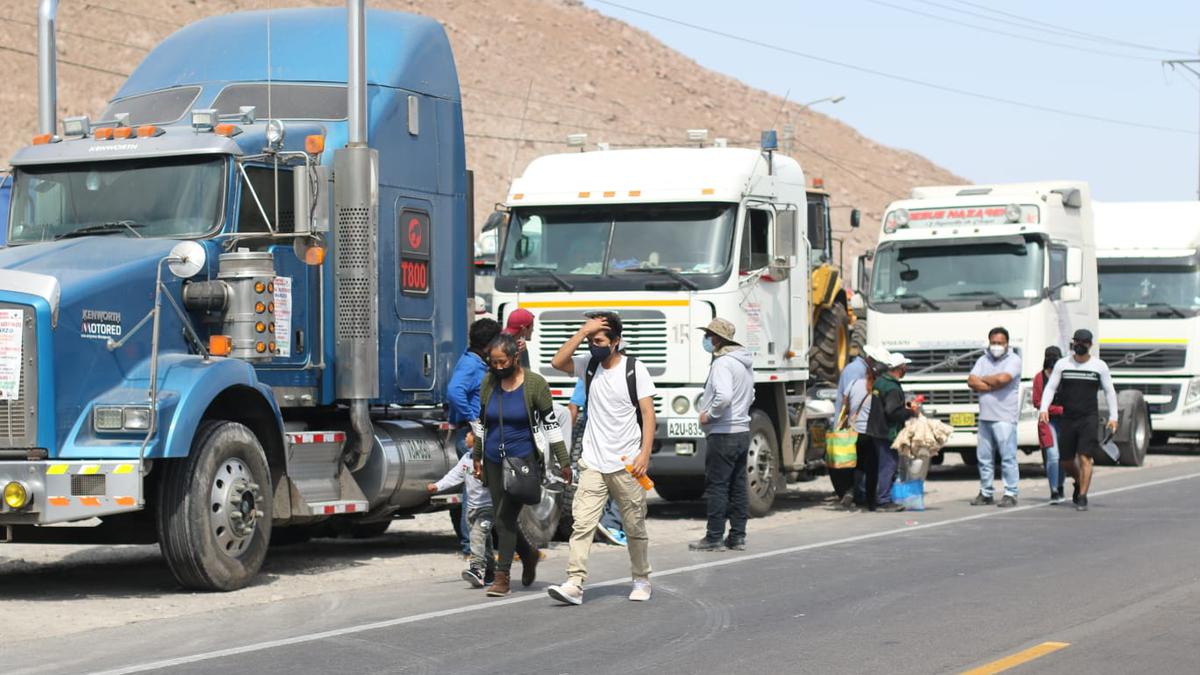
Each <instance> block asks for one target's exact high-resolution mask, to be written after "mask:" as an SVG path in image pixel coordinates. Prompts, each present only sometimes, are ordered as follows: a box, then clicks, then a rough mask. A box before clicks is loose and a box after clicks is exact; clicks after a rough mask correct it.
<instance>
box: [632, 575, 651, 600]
mask: <svg viewBox="0 0 1200 675" xmlns="http://www.w3.org/2000/svg"><path fill="white" fill-rule="evenodd" d="M629 599H630V600H633V601H634V602H645V601H647V600H649V599H650V580H649V579H634V580H633V591H632V592H630V594H629Z"/></svg>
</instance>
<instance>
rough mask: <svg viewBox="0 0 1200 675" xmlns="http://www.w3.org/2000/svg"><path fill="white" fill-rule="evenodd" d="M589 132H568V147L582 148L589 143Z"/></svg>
mask: <svg viewBox="0 0 1200 675" xmlns="http://www.w3.org/2000/svg"><path fill="white" fill-rule="evenodd" d="M587 136H588V135H587V134H567V147H568V148H582V147H583V146H585V145H587Z"/></svg>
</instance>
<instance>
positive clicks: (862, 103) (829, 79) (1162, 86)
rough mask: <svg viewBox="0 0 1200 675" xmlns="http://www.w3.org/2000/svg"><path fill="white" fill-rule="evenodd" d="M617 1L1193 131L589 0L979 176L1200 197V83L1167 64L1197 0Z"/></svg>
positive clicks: (1189, 52)
mask: <svg viewBox="0 0 1200 675" xmlns="http://www.w3.org/2000/svg"><path fill="white" fill-rule="evenodd" d="M616 2H617V3H618V4H621V5H625V6H627V7H635V8H637V9H640V10H643V11H646V12H653V13H655V14H660V15H663V16H666V17H670V18H671V19H676V20H682V21H686V22H688V23H692V24H695V25H697V26H702V27H704V28H709V29H713V30H718V31H723V32H727V33H732V34H736V35H738V36H742V37H747V38H751V39H753V40H757V41H759V42H763V43H768V44H771V45H776V46H780V47H785V48H788V49H791V50H795V51H800V52H805V53H808V54H812V55H814V56H819V57H822V58H825V59H831V60H835V61H841V62H844V63H848V64H853V65H856V66H860V67H863V68H868V69H874V70H880V71H886V72H888V73H890V74H894V75H899V76H903V77H908V78H912V79H918V80H923V81H926V82H929V83H932V84H936V85H939V86H944V87H950V88H956V89H963V90H969V91H971V92H974V93H979V94H985V95H989V96H993V97H997V98H1003V99H1010V100H1016V101H1022V102H1026V103H1029V104H1032V105H1038V106H1043V107H1049V108H1057V109H1061V110H1067V111H1071V112H1074V113H1080V114H1083V115H1092V116H1099V117H1106V118H1113V119H1118V120H1122V121H1127V122H1135V123H1139V124H1147V125H1154V126H1160V127H1169V128H1173V129H1180V130H1183V131H1184V132H1185V133H1177V132H1169V131H1160V130H1153V129H1145V128H1138V127H1134V126H1126V125H1121V124H1114V123H1108V122H1101V121H1094V120H1088V119H1082V118H1077V117H1067V116H1062V115H1058V114H1054V113H1050V112H1042V111H1036V110H1030V109H1026V108H1022V107H1017V106H1013V105H1008V104H1005V103H1001V102H998V101H991V100H984V99H980V98H974V97H970V96H964V95H960V94H955V93H950V92H946V91H939V90H936V89H932V88H928V87H923V86H918V85H915V84H910V83H905V82H900V81H896V80H892V79H887V78H884V77H879V76H876V75H871V74H867V73H863V72H856V71H853V70H849V69H846V68H842V67H838V66H835V65H831V64H827V63H820V62H818V61H815V60H811V59H807V58H802V57H799V56H793V55H789V54H785V53H780V52H778V51H772V50H771V49H768V48H763V47H759V46H754V45H751V44H746V43H744V42H739V41H736V40H732V39H729V38H726V37H720V36H717V35H713V34H711V33H706V32H703V31H701V30H697V29H695V28H689V27H685V26H682V25H678V24H675V23H670V22H667V21H663V20H660V19H657V18H652V17H649V16H645V15H639V14H636V13H634V12H630V11H627V10H625V9H620V8H618V7H614V6H613V5H610V4H605V3H602V2H600V1H599V0H585V3H586V4H587V5H588V6H590V7H592V8H594V9H596V10H598V11H600V12H603V13H604V14H607V15H609V16H612V17H614V18H618V19H621V20H623V21H626V22H628V23H630V24H632V25H634V26H637V27H639V28H642V29H644V30H646V31H648V32H650V33H651V34H653V35H654V36H655V37H657V38H658V39H660V40H662V41H663V42H664V43H666V44H667V45H669V46H671V47H673V48H674V49H676V50H678V51H680V52H682V53H684V54H686V55H687V56H689V57H691V58H692V59H694V60H696V61H697V62H698V63H700V64H701V65H703V66H705V67H707V68H710V69H712V70H716V71H719V72H722V73H725V74H727V75H731V76H733V77H736V78H738V79H740V80H742V81H743V82H746V83H747V84H749V85H751V86H754V87H757V88H760V89H764V90H767V91H770V92H772V93H775V94H778V95H780V96H782V95H784V94H785V93H786V92H789V91H790V94H789V99H790V100H792V101H796V102H801V103H803V102H807V101H810V100H813V99H818V98H822V97H825V96H833V95H843V96H845V97H846V99H845V100H844V101H842V102H841V103H838V104H837V105H830V104H828V103H824V104H820V106H819V110H820V111H821V112H824V113H826V114H828V115H832V116H833V117H836V118H838V119H840V120H842V121H843V122H846V123H847V124H850V125H851V126H853V127H855V128H857V129H858V130H859V131H861V132H862V133H863V134H865V135H866V136H868V137H870V138H872V139H874V140H876V141H878V142H881V143H885V144H887V145H891V146H895V147H901V148H906V149H909V150H912V151H915V152H917V153H920V154H922V155H924V156H926V157H928V158H930V159H931V160H933V161H934V162H936V163H938V164H940V165H942V166H943V167H946V168H948V169H950V170H951V171H954V172H955V173H957V174H959V175H961V176H963V177H965V178H967V179H969V180H971V181H974V182H977V183H989V182H1008V181H1024V180H1038V179H1047V178H1048V179H1058V178H1069V179H1076V178H1078V179H1084V180H1088V181H1090V182H1091V185H1092V189H1093V196H1095V197H1096V198H1097V199H1104V200H1109V201H1131V200H1194V199H1196V198H1197V172H1198V169H1197V166H1198V163H1200V156H1198V153H1200V150H1198V149H1197V143H1198V142H1200V136H1198V135H1197V130H1198V127H1200V79H1198V78H1197V77H1196V76H1195V75H1190V74H1186V73H1185V72H1184V71H1179V72H1172V71H1171V70H1170V69H1168V68H1164V67H1163V66H1162V65H1161V63H1160V61H1161V60H1162V59H1188V58H1192V59H1200V1H1198V0H1141V1H1140V2H1133V3H1131V2H1115V1H1113V0H1091V1H1087V0H1054V1H1053V2H1044V1H1043V2H1035V1H1032V0H1006V1H1004V2H1000V1H999V0H969V1H968V0H833V1H825V2H813V1H811V0H792V1H790V2H789V1H780V0H739V1H736V2H733V1H730V0H640V1H639V0H616ZM898 8H902V9H898ZM905 10H908V11H905ZM914 12H920V13H921V14H916V13H914ZM930 15H933V16H937V17H942V19H937V18H933V16H930ZM945 19H949V20H951V21H954V22H958V23H951V22H950V21H946V20H945ZM962 24H971V26H967V25H962ZM972 26H975V27H972ZM1005 33H1009V34H1010V35H1005ZM1083 34H1086V37H1085V36H1084V35H1083ZM1014 35H1015V36H1023V37H1024V38H1029V39H1022V38H1019V37H1013V36H1014ZM1076 38H1077V39H1076ZM1135 45H1136V46H1135ZM1068 46H1069V48H1068ZM1081 50H1091V51H1081ZM1095 52H1103V53H1095ZM1194 67H1196V68H1197V70H1200V64H1194Z"/></svg>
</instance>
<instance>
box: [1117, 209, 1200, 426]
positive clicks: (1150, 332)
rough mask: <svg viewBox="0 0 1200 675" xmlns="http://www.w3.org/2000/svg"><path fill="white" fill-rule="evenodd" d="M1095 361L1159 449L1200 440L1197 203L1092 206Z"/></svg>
mask: <svg viewBox="0 0 1200 675" xmlns="http://www.w3.org/2000/svg"><path fill="white" fill-rule="evenodd" d="M1095 209H1096V257H1097V262H1098V264H1099V266H1100V336H1101V337H1100V355H1101V357H1103V358H1104V360H1105V361H1107V362H1108V367H1109V368H1110V369H1111V370H1112V374H1113V383H1114V384H1115V385H1116V388H1117V391H1123V390H1126V389H1136V390H1138V391H1141V392H1142V394H1143V395H1144V396H1145V398H1146V403H1147V404H1148V405H1149V410H1150V416H1151V422H1152V426H1153V430H1154V439H1155V441H1156V443H1165V442H1166V441H1167V439H1168V438H1169V437H1170V436H1190V437H1192V438H1195V437H1197V436H1200V202H1122V203H1116V202H1097V203H1096V205H1095Z"/></svg>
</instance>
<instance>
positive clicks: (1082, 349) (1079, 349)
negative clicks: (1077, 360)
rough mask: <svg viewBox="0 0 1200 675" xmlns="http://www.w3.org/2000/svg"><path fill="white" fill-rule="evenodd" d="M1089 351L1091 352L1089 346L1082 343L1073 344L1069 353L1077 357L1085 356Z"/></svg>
mask: <svg viewBox="0 0 1200 675" xmlns="http://www.w3.org/2000/svg"><path fill="white" fill-rule="evenodd" d="M1091 350H1092V346H1091V345H1089V344H1084V343H1082V342H1076V343H1075V344H1073V345H1071V351H1073V352H1075V353H1076V354H1078V355H1079V356H1083V355H1084V354H1087V353H1088V352H1090V351H1091Z"/></svg>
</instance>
